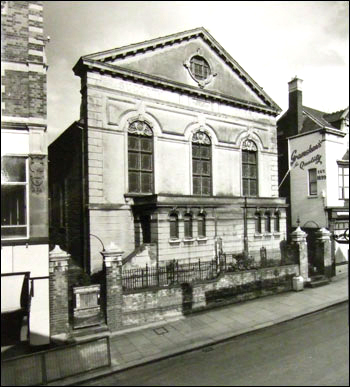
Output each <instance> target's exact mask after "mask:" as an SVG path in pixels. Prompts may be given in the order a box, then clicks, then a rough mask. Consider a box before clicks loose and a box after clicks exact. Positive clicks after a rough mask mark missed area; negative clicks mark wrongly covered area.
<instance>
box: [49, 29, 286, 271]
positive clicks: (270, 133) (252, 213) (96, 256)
mask: <svg viewBox="0 0 350 387" xmlns="http://www.w3.org/2000/svg"><path fill="white" fill-rule="evenodd" d="M197 56H199V57H200V58H205V59H203V63H204V64H205V63H206V66H208V68H209V67H210V70H208V71H210V76H208V77H207V78H206V79H204V80H198V79H196V77H195V76H194V74H193V72H192V70H191V64H190V62H191V60H192V59H193V57H197ZM189 61H190V62H189ZM74 72H75V74H76V75H78V76H80V78H81V94H82V102H81V117H80V120H79V122H77V123H75V124H73V126H74V127H76V126H80V127H81V128H82V131H81V133H82V141H81V142H80V144H81V145H80V146H81V148H80V151H79V152H78V153H79V154H81V160H82V167H81V168H82V170H83V175H82V182H81V187H82V207H83V211H84V216H83V224H82V226H81V227H80V229H79V231H78V233H80V235H82V238H83V245H84V246H87V248H86V250H85V251H84V257H80V258H79V257H77V259H80V261H81V263H82V265H84V266H85V268H86V270H90V271H91V272H96V271H99V270H101V269H102V259H101V256H100V253H99V252H100V250H101V245H100V242H99V241H98V240H97V239H96V238H95V237H94V236H92V235H91V234H93V235H95V236H98V238H99V239H100V240H102V241H103V243H104V244H108V243H109V242H111V241H117V243H118V245H120V247H121V248H122V250H123V251H124V256H123V258H124V262H125V263H127V261H128V257H131V256H132V257H133V263H135V261H136V259H135V249H138V248H140V247H141V245H143V244H147V243H151V244H154V245H156V246H157V261H158V264H162V263H163V262H164V261H166V260H169V259H179V260H183V261H191V260H197V259H198V258H200V259H204V260H206V259H207V260H210V259H212V258H213V256H214V255H215V241H216V239H217V238H221V239H222V241H223V246H224V248H225V251H228V252H241V251H242V250H243V249H244V248H245V246H246V247H247V246H248V247H249V249H250V253H251V255H253V256H255V257H257V259H258V256H259V254H258V251H259V250H260V248H261V246H262V245H264V246H266V249H267V250H268V254H270V255H271V256H272V255H273V256H276V257H278V256H280V254H279V247H280V243H281V241H282V240H283V239H284V238H285V237H286V219H285V207H286V205H285V201H284V199H282V198H279V197H278V169H277V137H276V116H277V115H278V113H279V112H280V109H279V107H278V106H277V105H276V104H275V103H274V102H273V101H272V100H271V98H270V97H269V96H268V95H267V94H266V93H265V92H264V91H263V89H262V88H260V86H259V85H258V84H257V83H256V82H255V81H254V80H253V79H252V78H251V77H250V76H249V75H248V74H247V73H246V72H245V71H244V70H243V69H242V68H240V67H239V65H238V64H237V63H236V62H235V61H234V60H233V59H232V58H231V57H230V56H229V55H228V54H227V53H226V52H224V50H223V49H222V48H221V46H220V45H219V44H218V43H217V42H216V41H215V40H214V38H212V37H211V36H210V34H209V33H208V32H207V31H206V30H204V29H202V28H199V29H196V30H191V31H185V32H183V33H179V34H174V35H172V36H169V37H166V38H158V39H154V40H152V41H148V42H143V43H140V44H138V45H133V46H130V47H126V48H123V49H115V50H111V51H107V52H102V53H98V54H94V55H87V56H86V57H82V58H81V59H80V60H79V61H78V63H77V64H76V66H75V67H74ZM137 123H139V124H138V125H139V126H140V127H141V126H142V127H143V128H145V127H146V128H148V129H147V130H148V131H149V132H148V134H145V133H143V134H140V133H139V132H137V131H136V132H135V130H136V129H135V127H134V129H132V125H136V124H137ZM132 130H133V133H134V134H135V133H136V134H135V135H137V136H138V135H140V136H143V135H145V136H147V135H149V136H151V138H152V140H151V142H150V143H149V144H151V145H150V146H151V148H149V150H147V151H146V153H145V154H146V156H145V155H143V156H142V157H144V160H148V161H147V162H148V163H151V164H148V166H147V167H145V168H146V169H147V168H151V169H152V172H151V174H149V175H147V173H148V171H146V172H145V173H144V174H143V175H142V176H143V177H142V178H144V179H146V180H145V181H148V183H147V184H149V185H150V186H149V187H148V188H142V189H141V192H139V193H135V192H136V191H135V189H133V188H132V184H134V183H133V182H132V181H131V179H132V178H133V177H132V176H135V174H134V175H133V173H132V172H130V170H131V169H132V168H133V167H132V162H131V161H130V157H131V156H130V155H128V152H129V153H130V149H129V146H128V141H129V140H128V138H129V134H130V133H131V132H132ZM137 130H140V129H137ZM68 131H73V129H72V128H69V129H68ZM63 136H65V134H63V135H62V136H61V137H59V138H58V139H57V140H56V141H55V142H54V143H52V144H51V145H50V148H49V154H50V164H51V166H52V167H53V169H55V166H58V165H62V163H64V156H63V153H62V154H61V150H60V149H61V145H60V144H62V143H63ZM67 136H68V135H66V137H67ZM196 136H199V137H198V138H203V136H204V137H206V138H207V139H209V140H207V141H209V143H210V151H209V153H210V156H209V157H210V161H209V162H208V163H207V164H206V165H207V166H206V168H209V169H206V172H203V171H204V169H203V168H204V167H205V166H204V164H205V163H206V162H204V161H203V162H202V161H200V162H201V163H202V164H201V165H202V167H200V168H202V170H201V171H202V172H203V174H204V175H205V173H209V175H210V177H209V178H208V181H206V180H205V179H206V178H204V177H203V176H204V175H201V177H200V178H198V179H197V178H196V179H197V180H196V179H194V177H193V176H194V173H195V172H194V169H193V168H194V164H193V159H194V157H195V156H194V155H193V145H192V144H193V143H194V141H197V140H195V139H196V138H197V137H196ZM198 141H199V140H198ZM247 144H250V146H251V147H252V149H251V150H250V151H253V152H255V153H254V154H255V156H254V157H255V161H254V162H255V167H257V172H252V176H251V177H253V175H254V174H255V173H256V175H254V179H255V182H254V183H251V184H255V186H254V187H255V188H254V192H253V191H252V193H247V192H244V190H243V176H242V153H243V148H244V147H245V146H246V145H247ZM66 146H67V152H72V151H73V148H74V146H75V145H73V144H69V141H66ZM147 152H151V154H152V156H151V158H152V160H151V161H149V159H147V154H149V153H147ZM51 155H52V156H51ZM135 157H136V156H135ZM140 157H141V156H140ZM54 159H55V160H56V162H55V164H53V162H52V160H54ZM200 160H202V159H200ZM143 162H145V163H146V161H143ZM198 163H199V162H198ZM198 163H197V164H198ZM197 164H196V165H197ZM198 165H199V164H198ZM196 168H197V167H196ZM208 171H209V172H208ZM197 172H198V171H197ZM197 172H196V173H197ZM202 172H201V173H202ZM245 173H247V172H245ZM146 175H147V176H148V177H147V176H146ZM138 176H139V175H138ZM149 176H151V177H149ZM147 179H149V180H147ZM199 180H200V182H201V184H204V182H205V181H206V183H205V184H208V188H206V189H208V192H206V193H204V194H203V193H200V194H198V192H197V191H196V190H198V187H197V186H194V184H198V181H199ZM209 180H210V182H209ZM194 182H196V183H194ZM145 184H146V183H145ZM209 185H210V187H209ZM203 189H204V188H203ZM245 189H246V188H245ZM252 189H253V188H252ZM146 191H147V192H146ZM255 191H257V192H255ZM203 192H204V191H203ZM244 196H249V197H248V198H247V202H246V205H247V208H246V210H244V203H245V202H244ZM55 200H56V201H57V198H54V197H53V198H52V201H55ZM244 211H246V212H244ZM173 212H174V213H176V214H177V215H176V216H177V217H178V219H177V221H178V225H177V227H178V231H177V236H176V237H175V238H174V237H171V235H170V233H171V231H170V228H171V227H172V226H171V222H170V217H171V214H172V213H173ZM257 212H260V213H261V225H262V229H261V230H260V231H257V229H256V221H257V220H256V214H257ZM244 213H246V220H247V221H246V223H245V221H244V219H243V218H244ZM276 213H278V217H279V222H278V223H279V226H278V229H276V230H274V229H273V224H274V217H275V214H276ZM188 214H190V216H191V219H192V232H191V234H190V235H186V234H185V227H187V226H185V222H186V216H187V215H188ZM266 214H268V216H269V217H271V219H270V220H271V224H272V228H271V229H270V228H269V229H266V228H265V223H266V221H265V215H266ZM201 216H205V235H199V231H198V230H199V229H198V227H199V226H198V222H200V219H201V218H200V217H201ZM54 221H55V220H53V222H54ZM72 221H73V220H72ZM186 232H188V230H187V231H186ZM201 232H203V231H201ZM68 239H69V238H68ZM244 240H245V241H248V243H246V244H244ZM136 258H137V257H136ZM142 262H143V260H142ZM150 263H152V262H150Z"/></svg>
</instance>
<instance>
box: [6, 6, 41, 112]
mask: <svg viewBox="0 0 350 387" xmlns="http://www.w3.org/2000/svg"><path fill="white" fill-rule="evenodd" d="M10 3H11V4H10V5H11V6H8V7H7V8H6V10H4V12H2V16H1V28H2V31H1V35H2V37H1V48H2V52H1V60H2V62H9V63H10V65H11V64H12V66H14V65H13V63H16V66H15V67H16V69H8V68H6V66H10V65H8V64H6V65H3V67H4V73H3V75H2V85H3V86H4V88H3V90H2V102H3V108H2V114H3V115H5V116H11V117H22V118H24V117H25V118H27V117H37V118H41V119H46V99H47V96H46V72H45V71H46V70H45V66H46V64H45V63H44V41H43V6H42V2H40V1H37V2H34V1H32V2H31V1H11V2H10ZM37 64H40V65H41V68H38V69H35V70H32V65H37Z"/></svg>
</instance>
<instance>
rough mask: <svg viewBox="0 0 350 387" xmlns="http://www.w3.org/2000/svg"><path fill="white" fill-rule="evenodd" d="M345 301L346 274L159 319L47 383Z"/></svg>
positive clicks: (120, 335)
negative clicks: (105, 360)
mask: <svg viewBox="0 0 350 387" xmlns="http://www.w3.org/2000/svg"><path fill="white" fill-rule="evenodd" d="M348 299H349V277H348V273H344V274H341V275H339V276H336V277H333V278H332V280H331V282H330V283H329V284H328V285H325V286H321V287H316V288H304V290H301V291H290V292H285V293H280V294H276V295H271V296H266V297H262V298H257V299H254V300H250V301H245V302H242V303H236V304H232V305H228V306H224V307H218V308H215V309H211V310H208V311H204V312H200V313H194V314H191V315H188V316H182V317H180V318H177V319H176V320H173V321H170V320H167V321H162V322H159V323H157V324H151V325H149V326H146V327H142V329H140V328H139V329H129V330H124V331H121V332H117V333H113V334H111V335H110V351H111V362H112V364H111V366H110V367H108V368H104V369H100V370H95V371H90V372H88V373H84V374H81V375H76V376H74V377H69V378H66V379H64V380H60V381H56V382H52V383H50V384H49V385H52V386H53V385H55V386H63V385H73V384H75V385H80V384H81V383H84V382H86V381H88V380H91V379H95V378H98V377H99V376H105V375H109V374H111V373H114V372H118V371H122V370H126V369H128V368H132V367H135V366H139V365H143V364H146V363H150V362H154V361H158V360H161V359H164V358H168V357H171V356H176V355H179V354H181V353H185V352H188V351H192V350H195V349H200V348H203V347H207V346H210V345H214V344H216V343H218V342H223V341H226V340H229V339H231V338H233V337H235V336H238V335H242V334H245V333H248V332H252V331H255V330H258V329H262V328H265V327H268V326H271V325H274V324H278V323H281V322H284V321H288V320H291V319H294V318H297V317H300V316H303V315H307V314H310V313H313V312H317V311H319V310H321V309H325V308H328V307H330V306H332V305H335V304H339V303H342V302H345V301H348Z"/></svg>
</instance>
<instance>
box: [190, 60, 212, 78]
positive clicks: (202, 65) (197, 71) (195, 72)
mask: <svg viewBox="0 0 350 387" xmlns="http://www.w3.org/2000/svg"><path fill="white" fill-rule="evenodd" d="M190 71H191V74H192V76H193V77H194V78H195V79H197V80H198V81H204V80H206V79H208V78H209V77H210V75H211V70H210V66H209V64H208V62H207V61H206V60H205V59H204V58H203V57H202V56H200V55H195V56H193V57H192V58H191V60H190Z"/></svg>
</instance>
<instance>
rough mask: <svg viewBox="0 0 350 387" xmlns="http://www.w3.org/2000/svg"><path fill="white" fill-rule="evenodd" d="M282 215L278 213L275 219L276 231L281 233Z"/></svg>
mask: <svg viewBox="0 0 350 387" xmlns="http://www.w3.org/2000/svg"><path fill="white" fill-rule="evenodd" d="M280 227H281V226H280V213H279V212H278V211H276V212H275V219H274V231H275V232H280V231H281V229H280Z"/></svg>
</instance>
